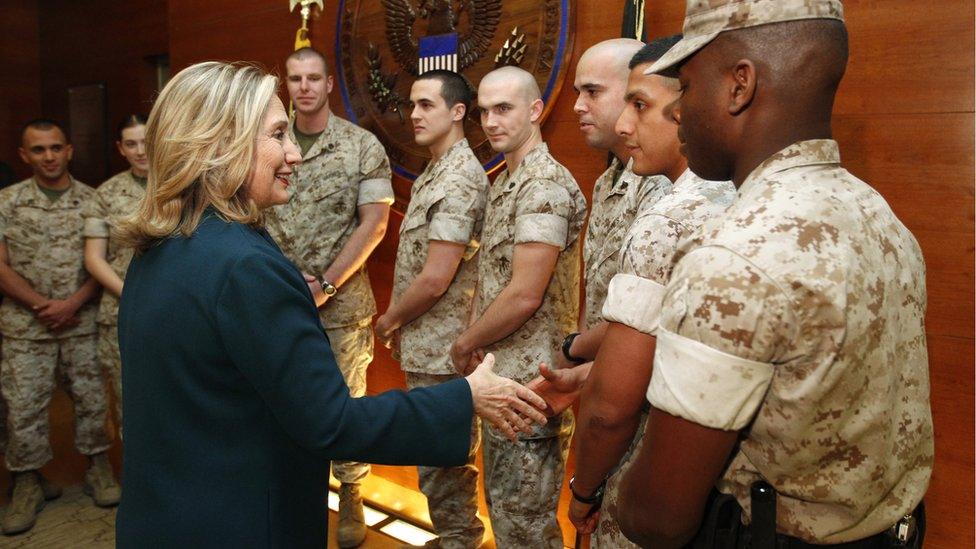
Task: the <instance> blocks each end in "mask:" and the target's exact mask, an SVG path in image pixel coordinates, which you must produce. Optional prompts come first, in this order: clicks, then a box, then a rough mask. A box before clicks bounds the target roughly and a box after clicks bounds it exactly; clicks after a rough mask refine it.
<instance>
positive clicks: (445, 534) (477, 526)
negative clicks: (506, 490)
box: [404, 372, 485, 549]
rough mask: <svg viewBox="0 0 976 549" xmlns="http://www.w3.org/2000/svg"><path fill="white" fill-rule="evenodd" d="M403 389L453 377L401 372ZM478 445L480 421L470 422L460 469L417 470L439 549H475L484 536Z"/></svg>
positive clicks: (437, 382) (430, 468)
mask: <svg viewBox="0 0 976 549" xmlns="http://www.w3.org/2000/svg"><path fill="white" fill-rule="evenodd" d="M404 373H405V374H406V376H407V387H408V388H410V389H413V388H416V387H430V386H431V385H437V384H440V383H444V382H447V381H451V380H452V379H457V378H458V377H459V376H458V375H456V374H453V375H452V374H446V375H436V374H419V373H415V372H404ZM480 443H481V422H480V421H479V420H478V418H477V417H475V418H474V421H472V422H471V449H470V450H469V452H468V463H467V465H464V466H462V467H417V472H418V474H419V476H420V491H421V492H423V493H424V495H425V496H427V509H428V510H429V511H430V520H431V522H432V523H433V525H434V533H435V534H437V536H438V538H440V539H439V540H438V543H439V545H438V547H439V548H440V549H477V547H479V546H480V545H481V542H482V541H483V539H484V536H485V525H484V524H483V523H482V522H481V519H480V518H478V468H477V467H476V466H475V464H474V462H475V458H476V456H477V454H478V446H479V445H480Z"/></svg>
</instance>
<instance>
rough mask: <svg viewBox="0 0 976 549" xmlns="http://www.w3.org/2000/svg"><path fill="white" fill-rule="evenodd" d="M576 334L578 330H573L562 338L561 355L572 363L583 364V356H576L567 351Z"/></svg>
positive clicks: (584, 360)
mask: <svg viewBox="0 0 976 549" xmlns="http://www.w3.org/2000/svg"><path fill="white" fill-rule="evenodd" d="M578 335H579V332H573V333H571V334H569V335H568V336H566V338H565V339H563V356H564V357H566V360H568V361H570V362H572V363H573V364H583V363H584V362H586V359H585V358H576V357H575V356H573V355H572V354H570V352H569V349H570V347H572V346H573V341H575V340H576V336H578Z"/></svg>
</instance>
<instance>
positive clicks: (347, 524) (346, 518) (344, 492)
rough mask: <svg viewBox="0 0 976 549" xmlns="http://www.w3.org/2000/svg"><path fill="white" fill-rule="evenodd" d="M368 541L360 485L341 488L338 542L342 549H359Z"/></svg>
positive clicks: (344, 485)
mask: <svg viewBox="0 0 976 549" xmlns="http://www.w3.org/2000/svg"><path fill="white" fill-rule="evenodd" d="M364 539H366V520H365V519H364V518H363V498H362V496H360V495H359V485H358V484H346V483H343V484H342V485H341V486H339V528H337V531H336V542H337V543H338V544H339V547H341V548H342V549H349V548H351V547H358V546H359V544H361V543H362V542H363V540H364Z"/></svg>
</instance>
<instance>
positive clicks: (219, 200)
mask: <svg viewBox="0 0 976 549" xmlns="http://www.w3.org/2000/svg"><path fill="white" fill-rule="evenodd" d="M277 88H278V79H277V78H276V77H274V76H272V75H270V74H268V73H266V72H265V71H263V70H261V69H260V68H258V67H255V66H253V65H247V64H243V63H219V62H206V63H198V64H196V65H192V66H190V67H187V68H186V69H184V70H182V71H180V72H179V73H178V74H177V75H176V76H174V77H173V79H172V80H170V82H169V83H168V84H166V86H165V87H164V88H163V91H162V92H160V94H159V97H158V98H157V99H156V103H155V105H154V106H153V109H152V112H151V113H150V114H149V121H148V122H147V123H146V154H147V156H148V157H149V178H148V182H147V184H146V196H145V198H143V200H142V202H141V204H140V205H139V208H138V209H137V210H136V212H135V213H134V214H133V215H132V216H131V217H129V218H128V219H126V220H124V221H123V222H122V223H120V226H119V229H118V231H117V234H116V235H115V237H117V238H118V239H119V241H120V242H121V243H122V244H123V245H128V246H132V247H134V248H135V249H136V250H137V251H144V250H146V249H147V248H149V247H150V246H152V245H153V244H154V243H155V242H158V241H159V240H160V239H163V238H167V237H170V236H177V235H182V236H190V235H191V234H193V231H194V230H196V228H197V225H198V224H199V223H200V218H201V217H202V216H203V212H204V210H205V209H206V208H207V207H208V206H212V207H213V208H215V209H216V210H217V212H219V214H220V215H221V216H222V217H223V218H224V219H226V220H228V221H236V222H239V223H244V224H247V225H257V224H260V223H261V219H262V218H261V213H260V210H259V209H258V207H257V206H256V205H255V204H254V202H253V201H252V200H249V199H248V198H247V190H246V189H245V188H244V183H245V182H246V181H247V179H248V176H249V174H250V173H251V169H252V164H253V162H254V149H255V143H256V141H257V137H258V132H259V131H260V130H261V123H262V122H263V120H264V115H265V113H266V112H267V109H268V105H269V104H270V102H271V99H272V98H273V97H275V93H276V92H277Z"/></svg>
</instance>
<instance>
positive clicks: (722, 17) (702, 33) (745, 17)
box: [644, 0, 844, 76]
mask: <svg viewBox="0 0 976 549" xmlns="http://www.w3.org/2000/svg"><path fill="white" fill-rule="evenodd" d="M800 19H838V20H840V21H843V20H844V6H843V5H841V3H840V0H688V7H687V9H686V10H685V25H684V31H683V32H682V34H683V37H682V39H681V41H680V42H678V43H677V44H675V45H674V47H673V48H671V49H670V50H668V52H667V53H665V54H664V55H663V56H662V57H661V58H660V59H658V60H657V61H656V62H655V63H654V64H653V65H652V66H651V68H649V69H647V70H646V71H644V74H656V73H665V74H669V75H671V76H673V75H674V71H675V70H676V66H677V65H678V63H680V62H681V61H684V60H685V59H687V58H689V57H691V56H692V55H693V54H694V53H695V52H697V51H698V50H700V49H702V48H704V47H705V46H706V45H708V43H709V42H711V41H712V40H714V39H715V37H716V36H718V35H719V34H721V33H723V32H725V31H730V30H737V29H745V28H748V27H757V26H759V25H766V24H769V23H781V22H783V21H797V20H800Z"/></svg>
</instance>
